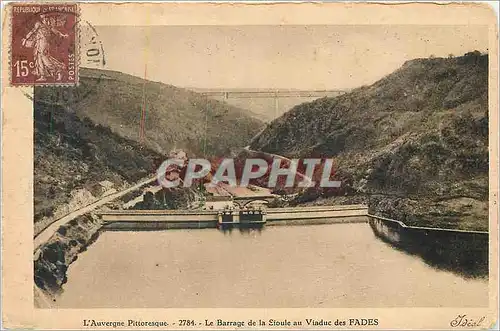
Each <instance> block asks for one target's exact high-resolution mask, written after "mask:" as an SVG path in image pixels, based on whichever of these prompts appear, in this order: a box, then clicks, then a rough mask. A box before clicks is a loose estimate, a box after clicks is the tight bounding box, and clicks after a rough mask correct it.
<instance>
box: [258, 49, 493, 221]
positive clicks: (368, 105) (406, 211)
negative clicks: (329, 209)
mask: <svg viewBox="0 0 500 331" xmlns="http://www.w3.org/2000/svg"><path fill="white" fill-rule="evenodd" d="M251 148H252V149H254V150H261V151H265V152H270V153H276V154H281V155H284V156H288V157H306V156H311V157H334V158H335V160H336V164H337V176H338V177H339V178H341V179H342V180H343V181H344V189H343V190H342V196H339V195H338V194H337V195H336V194H335V192H325V191H321V190H310V191H309V192H308V193H307V194H305V195H303V196H301V197H300V199H299V200H298V201H297V202H298V203H315V204H322V203H332V202H333V203H344V202H345V203H348V202H366V203H368V204H369V206H370V209H371V212H373V213H377V214H380V215H385V216H388V217H393V218H396V219H399V220H402V221H405V222H406V223H408V224H413V225H422V226H440V227H452V228H462V229H475V230H486V229H487V228H488V56H487V55H481V54H479V53H478V52H471V53H467V54H466V55H465V56H462V57H456V58H429V59H416V60H412V61H408V62H406V63H405V64H404V65H403V66H402V67H401V68H400V69H398V70H397V71H395V72H394V73H392V74H390V75H388V76H386V77H384V78H383V79H381V80H379V81H378V82H376V83H374V84H373V85H371V86H364V87H361V88H358V89H355V90H353V91H352V92H351V93H348V94H345V95H342V96H339V97H336V98H322V99H318V100H315V101H313V102H310V103H304V104H301V105H298V106H296V107H294V108H292V109H291V110H290V111H289V112H287V113H286V114H285V115H284V116H282V117H280V118H278V119H276V120H274V121H273V122H272V123H271V124H270V125H269V127H268V128H267V129H266V130H264V132H262V133H261V134H260V135H259V136H258V137H257V138H256V139H254V140H253V141H252V143H251Z"/></svg>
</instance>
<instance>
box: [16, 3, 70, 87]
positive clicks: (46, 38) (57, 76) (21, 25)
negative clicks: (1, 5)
mask: <svg viewBox="0 0 500 331" xmlns="http://www.w3.org/2000/svg"><path fill="white" fill-rule="evenodd" d="M11 9H12V12H11V13H12V21H11V24H12V25H11V28H12V30H11V38H12V39H11V48H10V50H11V51H10V83H11V85H14V86H21V85H76V84H77V83H78V14H79V11H78V6H77V4H75V3H58V4H37V3H33V4H13V5H12V7H11Z"/></svg>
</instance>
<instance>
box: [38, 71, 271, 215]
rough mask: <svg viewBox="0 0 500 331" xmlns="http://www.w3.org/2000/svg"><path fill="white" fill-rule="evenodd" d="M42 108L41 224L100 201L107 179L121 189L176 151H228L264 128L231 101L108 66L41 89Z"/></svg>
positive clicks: (200, 153) (146, 175) (193, 152)
mask: <svg viewBox="0 0 500 331" xmlns="http://www.w3.org/2000/svg"><path fill="white" fill-rule="evenodd" d="M143 91H145V94H144V95H145V99H146V103H145V104H146V121H145V123H146V124H145V128H146V130H145V134H146V138H145V139H144V140H143V141H141V139H140V137H139V132H140V117H141V109H142V105H143ZM34 108H35V109H34V119H35V121H34V172H35V180H34V183H35V185H34V209H35V210H34V213H35V222H37V221H39V220H41V219H42V218H43V217H46V218H47V217H49V218H50V217H53V216H54V212H55V211H56V210H57V208H60V207H61V206H63V205H65V204H73V205H74V206H76V204H78V203H84V202H85V201H87V202H88V201H90V200H92V199H95V198H98V197H99V196H100V195H101V194H103V190H104V188H103V187H101V186H100V185H99V182H102V181H109V182H110V183H111V184H110V185H112V187H113V188H114V189H120V188H121V187H124V186H127V185H130V184H131V183H132V182H136V181H138V180H139V179H143V178H145V177H149V176H152V175H153V174H154V173H155V171H156V168H157V167H158V165H159V164H160V162H161V161H163V159H164V158H165V156H164V155H166V154H168V152H169V151H170V150H171V149H173V148H178V149H184V150H185V151H186V152H187V153H188V154H189V155H199V156H202V155H203V151H204V150H206V154H207V155H221V156H222V155H227V154H228V153H230V152H231V151H232V150H233V149H237V148H240V147H242V146H245V145H246V144H247V143H248V140H249V139H250V137H252V136H253V135H255V134H256V133H257V132H258V131H259V130H260V129H261V127H262V124H261V122H259V121H258V120H255V119H252V118H250V117H248V116H247V115H246V114H245V111H244V110H241V109H237V108H234V107H231V106H229V105H227V104H225V103H222V102H218V101H213V100H207V99H206V98H204V97H202V96H200V95H198V94H196V93H193V92H189V91H187V90H183V89H179V88H176V87H174V86H169V85H165V84H161V83H154V82H150V81H145V80H143V79H140V78H137V77H133V76H130V75H125V74H122V73H118V72H111V71H103V70H89V69H87V70H86V69H82V71H81V77H80V86H78V87H73V88H70V87H67V88H61V87H58V88H49V87H36V88H35V98H34ZM205 111H207V112H206V113H205ZM205 127H206V130H207V136H206V140H205V135H204V132H205ZM205 145H206V149H205ZM108 184H109V183H108ZM60 213H63V212H60ZM44 222H45V221H44Z"/></svg>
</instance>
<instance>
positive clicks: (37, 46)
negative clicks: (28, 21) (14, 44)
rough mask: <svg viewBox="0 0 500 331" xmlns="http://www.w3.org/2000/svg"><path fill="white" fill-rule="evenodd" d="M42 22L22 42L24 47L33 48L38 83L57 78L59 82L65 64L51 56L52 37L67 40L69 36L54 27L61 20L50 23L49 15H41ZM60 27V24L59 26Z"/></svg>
mask: <svg viewBox="0 0 500 331" xmlns="http://www.w3.org/2000/svg"><path fill="white" fill-rule="evenodd" d="M40 18H41V21H37V22H36V23H35V26H34V27H33V29H31V31H30V32H28V34H27V35H26V37H25V38H23V40H22V45H23V46H24V47H28V48H31V47H33V57H34V60H35V61H34V71H33V74H34V75H36V76H38V77H39V78H38V79H37V81H45V80H46V79H47V77H48V76H49V77H55V79H56V80H57V81H60V80H61V78H62V71H63V70H64V69H65V68H66V66H65V64H64V63H63V62H61V61H59V60H57V59H56V58H55V57H53V56H52V55H51V54H50V49H51V41H52V36H53V35H56V36H58V37H61V38H67V37H68V35H67V34H64V33H61V32H60V31H58V30H57V29H56V28H55V27H54V26H53V25H56V24H55V23H56V22H57V23H59V20H60V19H54V20H52V22H51V21H49V18H48V17H47V15H44V14H42V15H40ZM57 25H59V24H57Z"/></svg>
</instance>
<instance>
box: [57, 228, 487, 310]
mask: <svg viewBox="0 0 500 331" xmlns="http://www.w3.org/2000/svg"><path fill="white" fill-rule="evenodd" d="M63 289H64V293H63V294H62V295H61V296H60V297H59V298H58V299H57V301H56V302H54V304H55V305H56V306H57V307H60V308H104V307H120V308H198V307H199V308H209V307H210V308H212V307H221V308H229V307H231V308H249V307H256V308H260V307H269V308H280V307H287V308H292V307H318V308H329V307H395V306H398V307H439V306H443V307H480V306H487V304H488V282H487V280H483V279H464V278H462V277H460V276H458V275H455V274H453V273H451V272H448V271H441V270H436V269H433V268H432V267H430V266H428V265H427V264H425V263H424V262H423V261H422V260H421V259H420V258H418V257H416V256H411V255H407V254H405V253H403V252H401V251H398V250H395V249H394V248H392V247H391V246H389V245H388V244H386V243H384V242H382V241H380V240H379V239H377V238H376V237H375V235H374V234H373V232H372V230H371V228H370V226H369V225H368V224H331V225H310V226H273V227H271V226H269V227H266V228H264V229H263V230H262V231H261V232H259V231H257V230H253V231H250V232H247V233H241V232H239V231H238V230H233V231H232V232H231V233H229V232H226V233H223V232H220V231H218V230H215V229H205V230H166V231H144V232H125V231H124V232H111V231H108V232H103V233H102V234H101V235H100V237H99V239H98V240H97V241H96V242H95V243H94V244H92V245H91V246H90V247H89V248H88V250H87V251H86V252H84V253H82V254H80V255H79V258H78V260H77V261H75V262H74V263H73V264H71V266H70V268H69V270H68V283H67V284H65V285H64V287H63Z"/></svg>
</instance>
